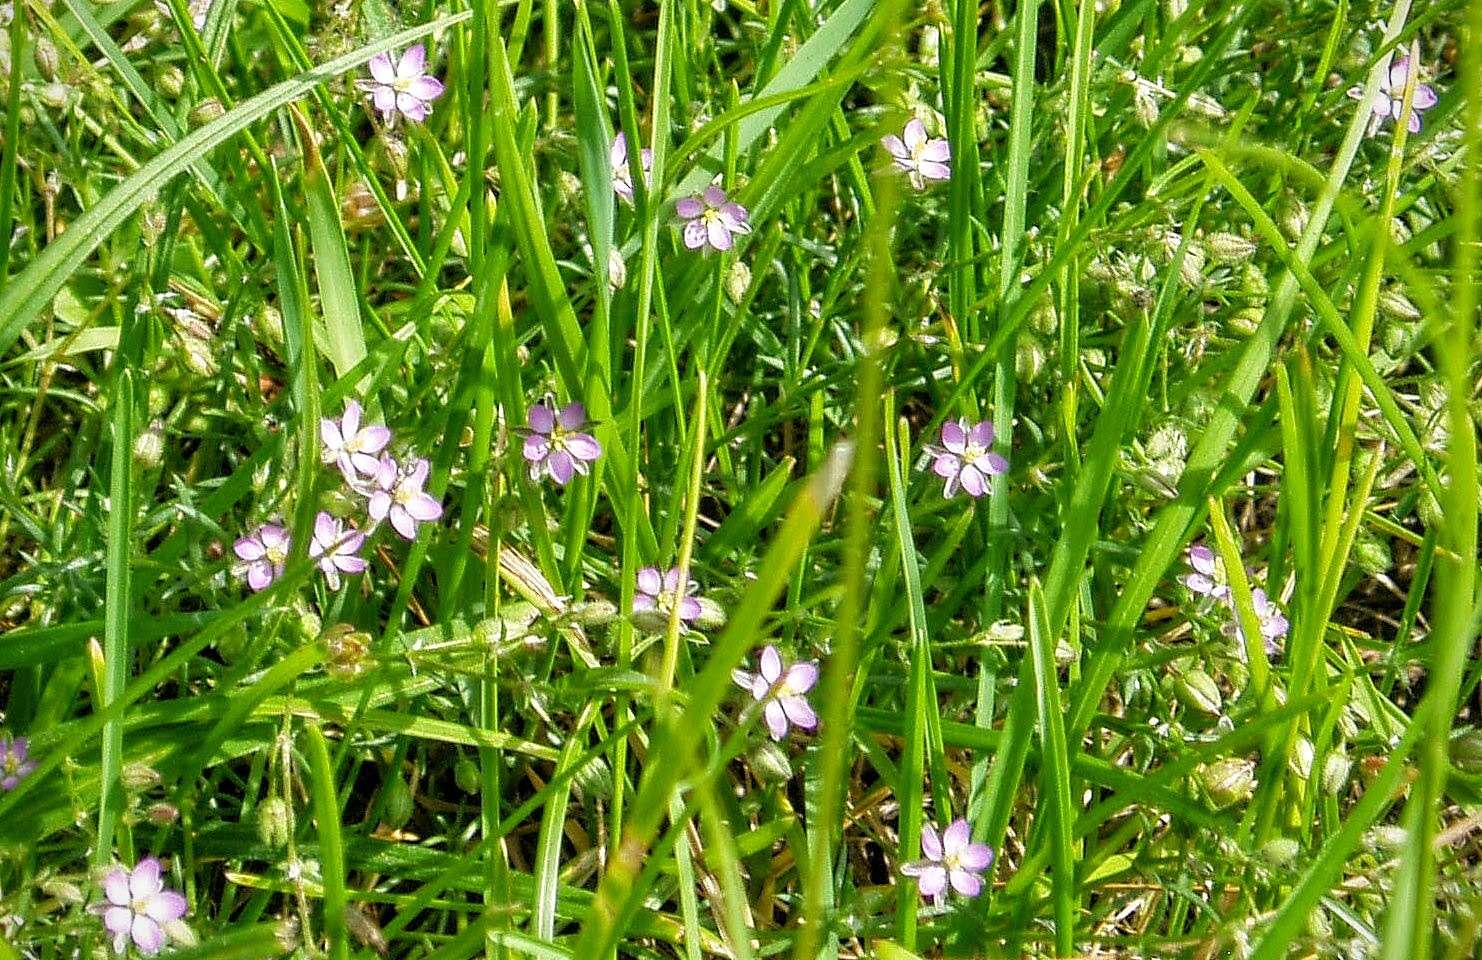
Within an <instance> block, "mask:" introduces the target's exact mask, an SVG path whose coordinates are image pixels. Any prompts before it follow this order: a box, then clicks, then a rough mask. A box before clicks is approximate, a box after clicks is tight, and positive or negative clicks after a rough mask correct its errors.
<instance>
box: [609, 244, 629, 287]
mask: <svg viewBox="0 0 1482 960" xmlns="http://www.w3.org/2000/svg"><path fill="white" fill-rule="evenodd" d="M627 285H628V264H627V263H626V262H624V260H623V252H622V251H621V250H619V249H618V248H617V247H611V248H609V249H608V251H607V286H608V288H609V289H611V290H612V292H613V293H617V292H618V291H619V290H621V289H623V287H625V286H627Z"/></svg>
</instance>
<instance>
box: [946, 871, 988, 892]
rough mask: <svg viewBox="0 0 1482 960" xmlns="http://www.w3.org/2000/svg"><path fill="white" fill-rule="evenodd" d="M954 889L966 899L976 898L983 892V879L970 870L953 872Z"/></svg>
mask: <svg viewBox="0 0 1482 960" xmlns="http://www.w3.org/2000/svg"><path fill="white" fill-rule="evenodd" d="M951 877H952V889H953V890H956V891H957V892H958V893H960V894H962V895H963V896H964V897H976V896H977V895H978V894H980V893H982V892H983V878H982V877H980V876H978V875H977V874H976V873H972V872H971V871H968V870H953V871H952V873H951Z"/></svg>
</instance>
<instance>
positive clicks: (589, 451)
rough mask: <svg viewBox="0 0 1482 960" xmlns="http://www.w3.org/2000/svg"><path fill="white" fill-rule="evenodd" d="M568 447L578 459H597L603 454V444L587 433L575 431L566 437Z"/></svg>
mask: <svg viewBox="0 0 1482 960" xmlns="http://www.w3.org/2000/svg"><path fill="white" fill-rule="evenodd" d="M566 449H567V450H569V451H570V452H571V455H572V456H573V457H576V458H577V459H578V460H596V459H597V458H598V457H600V456H602V444H600V443H598V442H597V440H596V438H595V437H592V436H591V435H590V434H585V433H573V434H572V435H571V436H569V437H567V438H566Z"/></svg>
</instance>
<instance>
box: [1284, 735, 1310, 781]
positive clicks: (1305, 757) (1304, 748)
mask: <svg viewBox="0 0 1482 960" xmlns="http://www.w3.org/2000/svg"><path fill="white" fill-rule="evenodd" d="M1313 754H1314V751H1313V748H1312V741H1311V740H1308V739H1307V738H1306V737H1298V738H1297V742H1296V743H1294V744H1292V753H1291V756H1289V757H1287V766H1288V767H1289V768H1291V771H1292V773H1293V774H1295V775H1296V777H1297V779H1298V780H1306V779H1307V778H1308V777H1310V776H1312V760H1313Z"/></svg>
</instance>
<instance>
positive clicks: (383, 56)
mask: <svg viewBox="0 0 1482 960" xmlns="http://www.w3.org/2000/svg"><path fill="white" fill-rule="evenodd" d="M368 66H369V67H370V74H371V78H370V79H369V80H357V81H356V83H357V84H359V86H360V89H362V90H364V91H366V92H367V93H369V94H370V96H371V102H372V103H373V104H375V107H376V109H377V110H379V111H380V112H381V116H382V117H383V118H384V119H385V120H386V121H387V122H388V123H389V122H390V121H392V120H393V119H395V117H396V115H397V114H398V113H400V114H401V115H402V116H404V117H406V118H407V119H408V120H426V119H427V117H428V115H430V114H431V113H432V101H434V100H436V99H437V98H438V97H440V96H442V95H443V84H442V81H441V80H439V79H438V78H437V77H434V76H432V74H430V73H428V72H427V71H426V66H427V48H426V47H424V46H423V45H422V44H420V43H419V44H417V45H416V46H413V47H408V48H407V49H406V52H405V53H403V54H402V55H401V59H400V60H399V61H397V62H395V63H392V58H391V53H390V52H389V51H388V52H386V53H378V54H376V55H375V56H374V57H371V59H370V63H369V64H368Z"/></svg>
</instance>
